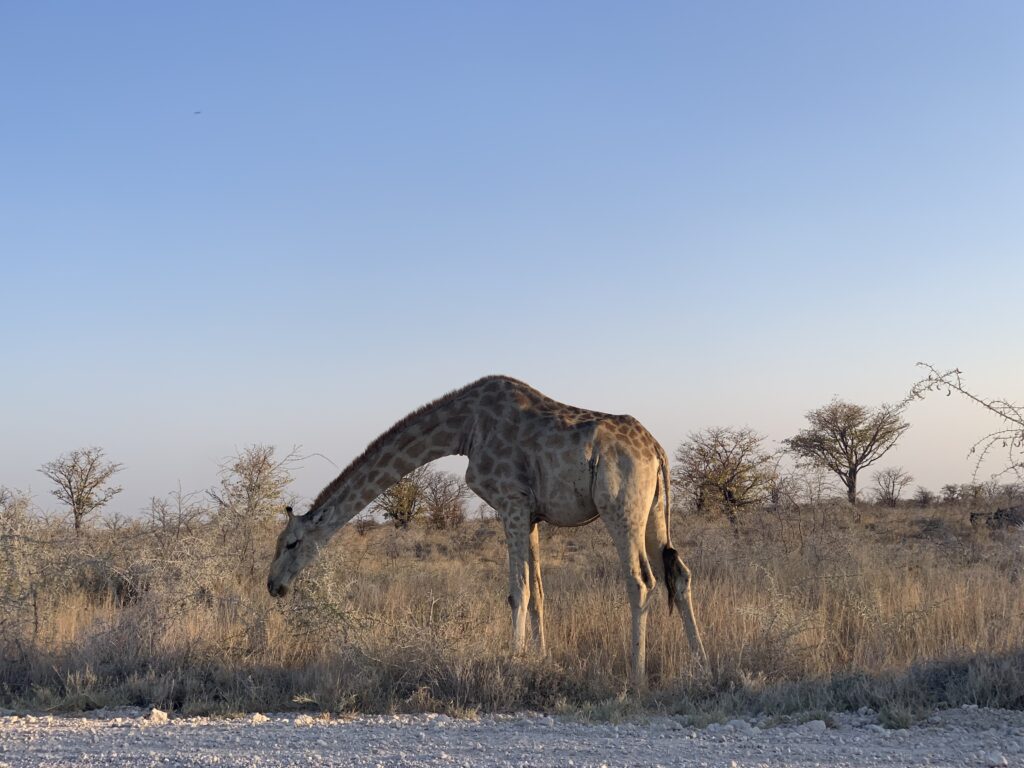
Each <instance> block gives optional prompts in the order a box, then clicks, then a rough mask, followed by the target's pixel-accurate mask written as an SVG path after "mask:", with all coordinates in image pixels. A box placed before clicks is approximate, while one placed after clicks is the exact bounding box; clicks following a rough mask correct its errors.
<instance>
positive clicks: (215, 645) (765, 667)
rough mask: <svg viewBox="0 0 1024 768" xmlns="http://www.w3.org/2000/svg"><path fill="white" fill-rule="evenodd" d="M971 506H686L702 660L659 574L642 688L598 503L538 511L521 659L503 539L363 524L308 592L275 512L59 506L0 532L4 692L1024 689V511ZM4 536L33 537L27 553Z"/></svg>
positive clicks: (1007, 695)
mask: <svg viewBox="0 0 1024 768" xmlns="http://www.w3.org/2000/svg"><path fill="white" fill-rule="evenodd" d="M967 517H968V515H967V512H966V511H964V510H962V509H958V508H956V507H943V508H938V509H925V510H919V509H909V508H908V509H899V510H888V509H887V510H881V509H877V508H861V509H860V510H859V511H858V512H857V514H856V519H855V516H854V514H853V513H852V511H851V509H850V508H849V507H847V506H845V505H835V506H829V505H825V506H818V507H813V508H802V509H797V510H791V511H789V512H788V513H786V514H785V515H775V514H772V513H769V512H758V513H755V514H752V515H751V516H749V517H748V518H746V519H745V520H744V521H743V522H742V525H741V526H740V528H739V529H738V531H734V530H733V529H732V528H730V527H728V526H727V525H725V524H724V523H722V522H720V521H716V520H708V519H701V518H693V517H686V518H682V517H678V516H677V518H676V519H675V520H674V522H673V530H674V539H675V543H676V546H677V547H678V548H679V549H680V551H681V552H682V554H683V557H684V559H685V560H686V561H687V563H688V564H689V565H690V567H691V568H692V570H693V572H694V577H695V583H694V596H695V601H696V606H697V611H698V620H699V622H700V624H701V628H702V631H703V634H704V640H705V643H706V646H707V650H708V654H709V656H710V669H702V668H701V667H699V666H698V665H697V664H696V663H695V661H694V659H693V658H692V657H691V655H690V652H689V649H688V646H687V644H686V642H685V637H684V635H683V631H682V627H681V623H680V621H679V618H678V616H676V615H672V616H669V614H668V610H667V599H666V598H665V597H664V595H661V594H659V596H658V600H657V605H656V607H655V609H654V611H653V615H652V617H651V622H650V631H649V644H650V645H649V653H648V667H649V686H648V689H647V690H646V691H644V692H640V693H635V692H629V691H628V690H627V680H628V667H627V664H628V654H627V648H628V634H629V627H628V613H627V607H626V598H625V589H624V586H623V580H622V576H621V572H620V566H619V563H618V559H617V557H616V555H615V552H614V549H613V547H612V545H611V541H610V539H609V537H608V535H607V533H606V532H605V530H604V528H603V527H602V526H601V524H600V523H596V524H594V525H591V526H589V527H586V528H579V529H569V530H558V529H552V528H544V530H543V533H542V563H543V570H544V578H545V595H546V599H547V600H546V613H547V629H548V643H549V647H550V655H549V657H548V658H547V659H539V658H536V657H533V656H531V655H529V654H527V655H526V656H524V657H513V656H512V655H511V654H510V653H509V650H508V647H509V636H510V628H509V617H508V608H507V604H506V602H505V595H506V591H507V582H506V579H507V565H506V559H505V558H506V555H505V549H504V537H503V535H502V534H501V532H500V526H499V525H498V523H497V522H496V521H494V520H482V521H469V522H466V523H465V524H464V525H462V526H461V527H460V528H458V529H456V530H450V531H436V530H428V529H426V528H415V527H414V528H413V529H411V530H408V531H398V530H395V529H394V528H392V527H390V526H388V527H385V526H377V527H373V526H369V527H368V526H366V525H363V526H360V527H359V529H358V530H357V528H356V527H355V526H348V527H346V528H345V529H343V530H342V531H341V532H340V533H339V535H338V536H337V537H336V539H335V541H334V542H332V545H331V547H329V548H328V550H326V551H324V552H323V553H321V556H320V558H319V559H318V560H317V561H316V563H315V565H314V566H312V567H311V568H310V569H309V570H308V572H307V573H306V574H305V575H304V577H303V578H302V579H301V580H300V582H299V583H298V584H297V587H296V590H295V591H294V592H293V593H292V594H291V595H290V596H289V597H287V598H285V599H283V600H274V599H272V598H271V597H269V596H268V595H267V593H266V589H265V586H264V584H265V575H266V574H265V566H266V565H267V564H268V563H269V559H270V556H271V552H272V545H273V537H274V534H275V533H276V531H275V530H274V529H273V526H263V527H258V529H257V530H256V532H255V536H254V539H253V540H255V541H256V542H257V543H258V545H257V548H256V550H255V552H254V553H253V554H252V556H251V557H250V558H249V559H245V558H242V557H239V556H237V555H235V554H230V553H231V552H234V551H235V550H233V549H232V548H231V547H230V546H228V545H229V544H230V539H229V538H225V536H226V534H225V532H224V531H220V530H218V529H216V527H214V526H210V525H207V526H199V527H197V528H196V529H195V530H192V531H189V532H180V531H178V532H174V535H173V536H171V535H170V534H168V532H166V531H160V530H157V529H155V528H153V527H151V526H145V525H142V524H134V525H131V526H128V527H124V528H121V529H119V530H116V531H92V532H90V533H89V534H88V535H87V536H85V537H84V538H82V539H79V540H74V539H69V538H68V536H69V534H68V532H67V531H65V530H64V529H63V528H62V527H60V526H56V525H55V524H53V523H47V524H44V523H34V524H32V525H29V526H28V527H23V528H22V529H20V531H19V532H18V533H17V535H11V536H8V538H7V540H6V541H5V550H4V552H5V555H4V556H5V557H7V558H8V562H7V569H6V571H3V570H0V574H4V573H6V580H7V583H6V585H5V586H4V587H3V588H0V593H3V594H4V595H5V596H6V597H5V602H4V610H5V616H4V617H3V618H2V619H0V654H2V656H0V661H2V670H0V706H5V707H13V708H45V709H76V708H89V707H98V706H115V705H140V706H145V705H155V706H159V707H162V708H172V709H175V710H179V711H182V712H187V713H200V712H217V713H227V712H241V711H253V710H285V709H290V708H297V707H298V708H320V709H324V710H330V711H373V712H381V711H421V710H440V711H446V712H452V713H466V712H472V711H479V710H488V711H494V710H513V709H523V708H533V709H545V710H552V711H571V712H575V713H579V714H581V715H584V716H586V715H592V716H600V717H606V716H614V715H616V714H618V713H623V712H628V711H633V710H659V711H669V712H680V713H689V714H693V715H695V716H698V717H716V716H724V715H728V714H734V713H759V712H763V713H766V714H768V715H783V714H788V713H792V712H798V711H808V710H809V711H827V710H833V709H847V708H857V707H861V706H870V707H874V708H876V709H878V710H880V711H881V712H882V713H883V716H885V717H887V718H889V719H890V720H892V721H893V722H903V721H906V720H908V719H909V718H912V717H914V716H915V714H917V713H919V712H923V711H926V710H928V709H929V708H932V707H935V706H943V705H949V706H956V705H959V704H963V703H977V704H982V705H993V706H1007V707H1022V706H1024V652H1022V647H1024V592H1022V589H1021V582H1022V576H1024V532H1021V531H1019V530H1016V529H1012V530H1007V531H993V530H989V529H988V528H985V527H980V528H972V527H971V526H970V524H969V522H968V519H967ZM13 558H18V559H17V560H15V559H13Z"/></svg>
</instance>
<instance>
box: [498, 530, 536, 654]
mask: <svg viewBox="0 0 1024 768" xmlns="http://www.w3.org/2000/svg"><path fill="white" fill-rule="evenodd" d="M523 520H524V518H518V517H515V518H507V519H505V520H504V521H503V522H504V523H505V539H506V542H507V544H508V604H509V607H510V608H511V609H512V652H513V653H522V652H523V651H525V650H526V613H527V605H528V603H529V602H530V564H529V555H530V533H529V526H528V524H522V523H523Z"/></svg>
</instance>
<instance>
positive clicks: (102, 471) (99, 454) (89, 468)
mask: <svg viewBox="0 0 1024 768" xmlns="http://www.w3.org/2000/svg"><path fill="white" fill-rule="evenodd" d="M123 468H124V465H123V464H117V463H115V462H112V461H106V459H105V457H104V455H103V449H102V448H96V447H92V448H77V449H75V450H73V451H70V452H68V453H65V454H61V455H60V456H58V457H57V458H56V459H54V460H53V461H48V462H47V463H46V464H43V466H42V467H40V468H39V471H40V472H41V473H42V474H44V475H45V476H46V477H47V478H49V480H50V481H51V482H53V484H54V485H56V486H57V487H56V488H54V489H52V490H51V491H50V493H52V494H53V495H54V496H56V497H57V499H58V500H59V501H60V502H61V503H63V504H65V505H66V506H67V507H68V509H69V510H70V512H71V518H72V520H73V521H74V526H75V535H76V536H77V535H78V533H79V531H81V529H82V523H83V522H85V518H87V517H88V516H89V515H91V514H92V513H94V512H95V511H96V510H98V509H100V508H101V507H103V506H105V505H106V504H107V503H108V502H109V501H110V500H111V499H112V498H114V497H115V496H116V495H117V494H119V493H120V492H121V491H122V490H124V489H123V488H122V487H121V486H119V485H109V483H110V479H111V478H112V477H113V476H114V475H116V474H117V473H118V472H120V471H121V470H122V469H123Z"/></svg>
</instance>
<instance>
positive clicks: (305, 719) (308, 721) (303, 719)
mask: <svg viewBox="0 0 1024 768" xmlns="http://www.w3.org/2000/svg"><path fill="white" fill-rule="evenodd" d="M294 722H295V725H300V726H302V725H312V724H313V722H314V720H313V718H312V717H310V716H309V715H299V716H298V717H296V718H295V721H294Z"/></svg>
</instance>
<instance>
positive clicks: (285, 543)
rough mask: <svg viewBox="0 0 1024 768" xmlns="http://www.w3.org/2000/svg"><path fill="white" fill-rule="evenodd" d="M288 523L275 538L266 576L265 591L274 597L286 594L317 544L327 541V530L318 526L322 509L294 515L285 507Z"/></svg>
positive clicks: (313, 552) (322, 515)
mask: <svg viewBox="0 0 1024 768" xmlns="http://www.w3.org/2000/svg"><path fill="white" fill-rule="evenodd" d="M285 512H287V514H288V522H287V524H286V525H285V527H284V530H283V531H281V535H280V536H278V537H277V550H276V551H275V552H274V562H272V563H271V564H270V574H269V575H268V576H267V590H268V591H269V592H270V594H271V595H273V596H274V597H283V596H284V595H286V594H287V593H288V587H289V585H291V583H292V580H293V579H294V578H295V577H296V576H298V575H299V573H300V572H301V571H302V569H303V568H305V567H306V566H307V565H308V564H309V561H310V560H312V559H313V557H314V556H315V555H316V553H317V551H318V550H319V549H320V547H321V546H322V545H323V544H324V543H325V542H326V540H327V538H328V535H327V532H326V531H325V530H324V529H323V527H322V526H321V525H320V523H321V522H323V519H324V512H325V510H324V509H323V508H320V509H314V510H311V511H310V512H308V513H307V514H305V515H295V514H293V513H292V508H291V507H285Z"/></svg>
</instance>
